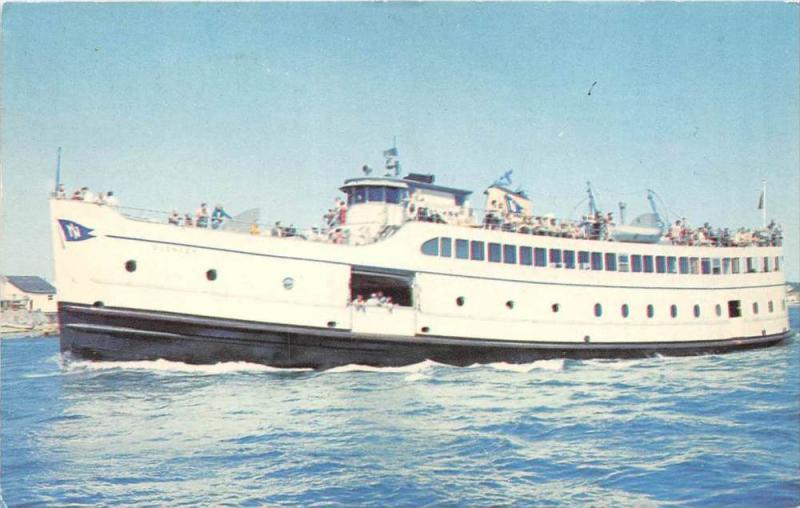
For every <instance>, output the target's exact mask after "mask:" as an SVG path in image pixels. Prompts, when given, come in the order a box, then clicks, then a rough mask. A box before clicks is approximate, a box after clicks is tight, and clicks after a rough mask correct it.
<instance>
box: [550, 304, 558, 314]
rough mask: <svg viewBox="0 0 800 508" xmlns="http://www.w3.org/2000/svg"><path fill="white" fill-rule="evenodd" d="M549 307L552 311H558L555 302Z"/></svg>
mask: <svg viewBox="0 0 800 508" xmlns="http://www.w3.org/2000/svg"><path fill="white" fill-rule="evenodd" d="M550 308H551V309H552V310H553V312H558V308H559V307H558V304H557V303H554V304H553V305H551V306H550Z"/></svg>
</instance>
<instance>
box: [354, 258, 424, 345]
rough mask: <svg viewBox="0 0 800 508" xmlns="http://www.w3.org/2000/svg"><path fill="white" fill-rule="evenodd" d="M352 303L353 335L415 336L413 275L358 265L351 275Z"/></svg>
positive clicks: (402, 271) (400, 271)
mask: <svg viewBox="0 0 800 508" xmlns="http://www.w3.org/2000/svg"><path fill="white" fill-rule="evenodd" d="M350 302H351V303H350V308H351V313H352V316H353V318H352V327H353V332H355V333H369V334H380V335H413V334H414V331H415V323H416V309H415V305H414V303H415V302H414V273H413V272H408V271H404V270H392V269H386V268H375V267H366V266H354V267H352V269H351V272H350Z"/></svg>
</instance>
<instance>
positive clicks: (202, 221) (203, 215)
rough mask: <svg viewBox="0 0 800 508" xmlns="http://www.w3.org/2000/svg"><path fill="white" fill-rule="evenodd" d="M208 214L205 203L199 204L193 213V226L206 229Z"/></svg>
mask: <svg viewBox="0 0 800 508" xmlns="http://www.w3.org/2000/svg"><path fill="white" fill-rule="evenodd" d="M210 215H211V214H210V213H209V212H208V205H206V204H205V203H201V204H200V208H198V209H197V211H196V212H195V214H194V216H195V224H196V225H197V227H198V228H207V227H208V218H209V217H210Z"/></svg>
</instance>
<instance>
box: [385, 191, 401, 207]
mask: <svg viewBox="0 0 800 508" xmlns="http://www.w3.org/2000/svg"><path fill="white" fill-rule="evenodd" d="M402 200H403V192H402V189H396V188H394V187H387V188H386V202H387V203H394V204H398V203H400V202H401V201H402Z"/></svg>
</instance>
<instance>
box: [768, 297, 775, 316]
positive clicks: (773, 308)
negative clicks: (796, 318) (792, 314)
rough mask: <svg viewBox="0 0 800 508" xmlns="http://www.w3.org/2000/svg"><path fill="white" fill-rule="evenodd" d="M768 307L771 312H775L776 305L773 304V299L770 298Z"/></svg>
mask: <svg viewBox="0 0 800 508" xmlns="http://www.w3.org/2000/svg"><path fill="white" fill-rule="evenodd" d="M767 308H768V309H769V313H770V314H772V313H773V312H775V306H774V305H773V304H772V300H770V301H769V303H768V304H767Z"/></svg>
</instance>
